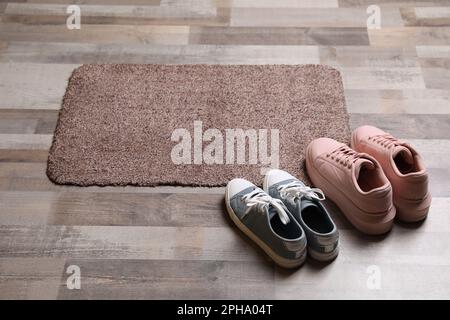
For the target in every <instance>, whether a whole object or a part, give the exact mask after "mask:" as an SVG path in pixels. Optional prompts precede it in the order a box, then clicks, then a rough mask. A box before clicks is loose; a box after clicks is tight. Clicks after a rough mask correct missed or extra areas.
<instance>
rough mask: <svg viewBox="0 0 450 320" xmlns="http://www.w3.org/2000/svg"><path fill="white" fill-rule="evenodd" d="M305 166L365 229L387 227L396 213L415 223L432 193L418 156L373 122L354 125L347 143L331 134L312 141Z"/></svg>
mask: <svg viewBox="0 0 450 320" xmlns="http://www.w3.org/2000/svg"><path fill="white" fill-rule="evenodd" d="M306 169H307V171H308V175H309V177H310V178H311V181H312V182H313V184H314V185H315V186H317V187H319V188H321V189H322V190H323V191H324V193H325V194H326V196H327V197H328V198H330V199H331V200H332V201H333V202H334V203H336V205H337V206H338V207H339V208H340V209H341V211H342V213H343V214H344V215H345V216H346V217H347V219H348V220H349V221H350V222H351V223H352V224H353V225H354V226H355V227H356V228H357V229H358V230H360V231H361V232H363V233H367V234H383V233H386V232H388V231H389V230H391V228H392V224H393V220H394V218H395V216H397V217H398V219H399V220H401V221H405V222H415V221H420V220H423V219H425V218H426V216H427V214H428V209H429V207H430V203H431V195H430V193H429V192H428V174H427V171H426V169H425V166H424V164H423V161H422V158H421V157H420V155H419V154H418V153H417V151H416V150H415V149H414V148H413V147H412V146H411V145H409V144H408V143H406V142H403V141H400V140H398V139H396V138H394V137H393V136H391V135H390V134H388V133H386V132H384V131H383V130H381V129H378V128H376V127H372V126H362V127H359V128H357V129H356V130H354V131H353V133H352V138H351V148H350V147H348V146H346V145H345V144H343V143H340V142H337V141H335V140H333V139H329V138H319V139H316V140H314V141H312V142H311V143H310V144H309V145H308V147H307V150H306Z"/></svg>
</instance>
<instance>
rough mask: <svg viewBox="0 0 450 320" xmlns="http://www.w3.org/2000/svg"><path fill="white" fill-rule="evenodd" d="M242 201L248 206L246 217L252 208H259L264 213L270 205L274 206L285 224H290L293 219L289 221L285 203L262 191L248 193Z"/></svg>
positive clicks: (256, 190)
mask: <svg viewBox="0 0 450 320" xmlns="http://www.w3.org/2000/svg"><path fill="white" fill-rule="evenodd" d="M241 199H242V201H244V202H245V204H246V205H247V210H245V212H244V215H246V214H247V213H248V212H249V211H250V210H252V208H257V209H258V210H260V211H264V209H265V208H267V207H268V206H269V205H272V206H273V207H274V208H275V210H276V211H277V213H278V216H279V217H280V220H281V222H282V223H283V224H288V223H289V221H291V219H289V216H288V214H287V213H286V211H285V210H284V205H283V202H282V201H281V200H279V199H275V198H272V197H271V196H269V195H268V194H267V193H265V192H264V191H263V190H261V189H255V190H253V191H252V192H249V193H247V194H246V195H244V196H242V198H241Z"/></svg>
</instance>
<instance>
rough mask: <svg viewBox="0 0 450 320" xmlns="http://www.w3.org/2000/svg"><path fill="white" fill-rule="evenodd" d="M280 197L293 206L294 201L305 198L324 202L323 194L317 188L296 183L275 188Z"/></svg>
mask: <svg viewBox="0 0 450 320" xmlns="http://www.w3.org/2000/svg"><path fill="white" fill-rule="evenodd" d="M277 189H278V191H279V192H280V196H281V198H283V199H286V200H288V201H289V202H290V203H291V204H292V205H295V200H296V199H301V198H303V197H307V198H310V199H317V200H325V194H324V193H323V191H322V190H320V189H318V188H310V187H307V186H305V185H303V184H301V183H299V182H297V181H292V182H289V183H286V184H284V185H281V186H278V187H277Z"/></svg>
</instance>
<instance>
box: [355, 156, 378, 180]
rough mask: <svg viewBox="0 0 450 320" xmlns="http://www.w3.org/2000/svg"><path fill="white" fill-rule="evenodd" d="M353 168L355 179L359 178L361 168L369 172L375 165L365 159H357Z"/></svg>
mask: <svg viewBox="0 0 450 320" xmlns="http://www.w3.org/2000/svg"><path fill="white" fill-rule="evenodd" d="M354 166H355V177H356V179H358V178H359V173H360V172H361V169H362V168H367V169H369V170H372V169H375V164H374V163H373V162H372V161H370V160H369V159H365V158H359V159H358V160H356V161H355V164H354Z"/></svg>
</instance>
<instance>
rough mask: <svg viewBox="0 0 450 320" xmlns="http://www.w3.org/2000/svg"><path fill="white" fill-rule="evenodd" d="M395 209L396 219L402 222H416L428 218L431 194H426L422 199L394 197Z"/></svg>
mask: <svg viewBox="0 0 450 320" xmlns="http://www.w3.org/2000/svg"><path fill="white" fill-rule="evenodd" d="M394 204H395V206H396V208H397V218H398V219H399V220H400V221H403V222H418V221H422V220H424V219H425V218H426V217H427V216H428V211H429V209H430V205H431V194H430V193H427V195H426V196H425V198H424V199H420V200H408V199H399V198H395V197H394Z"/></svg>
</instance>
